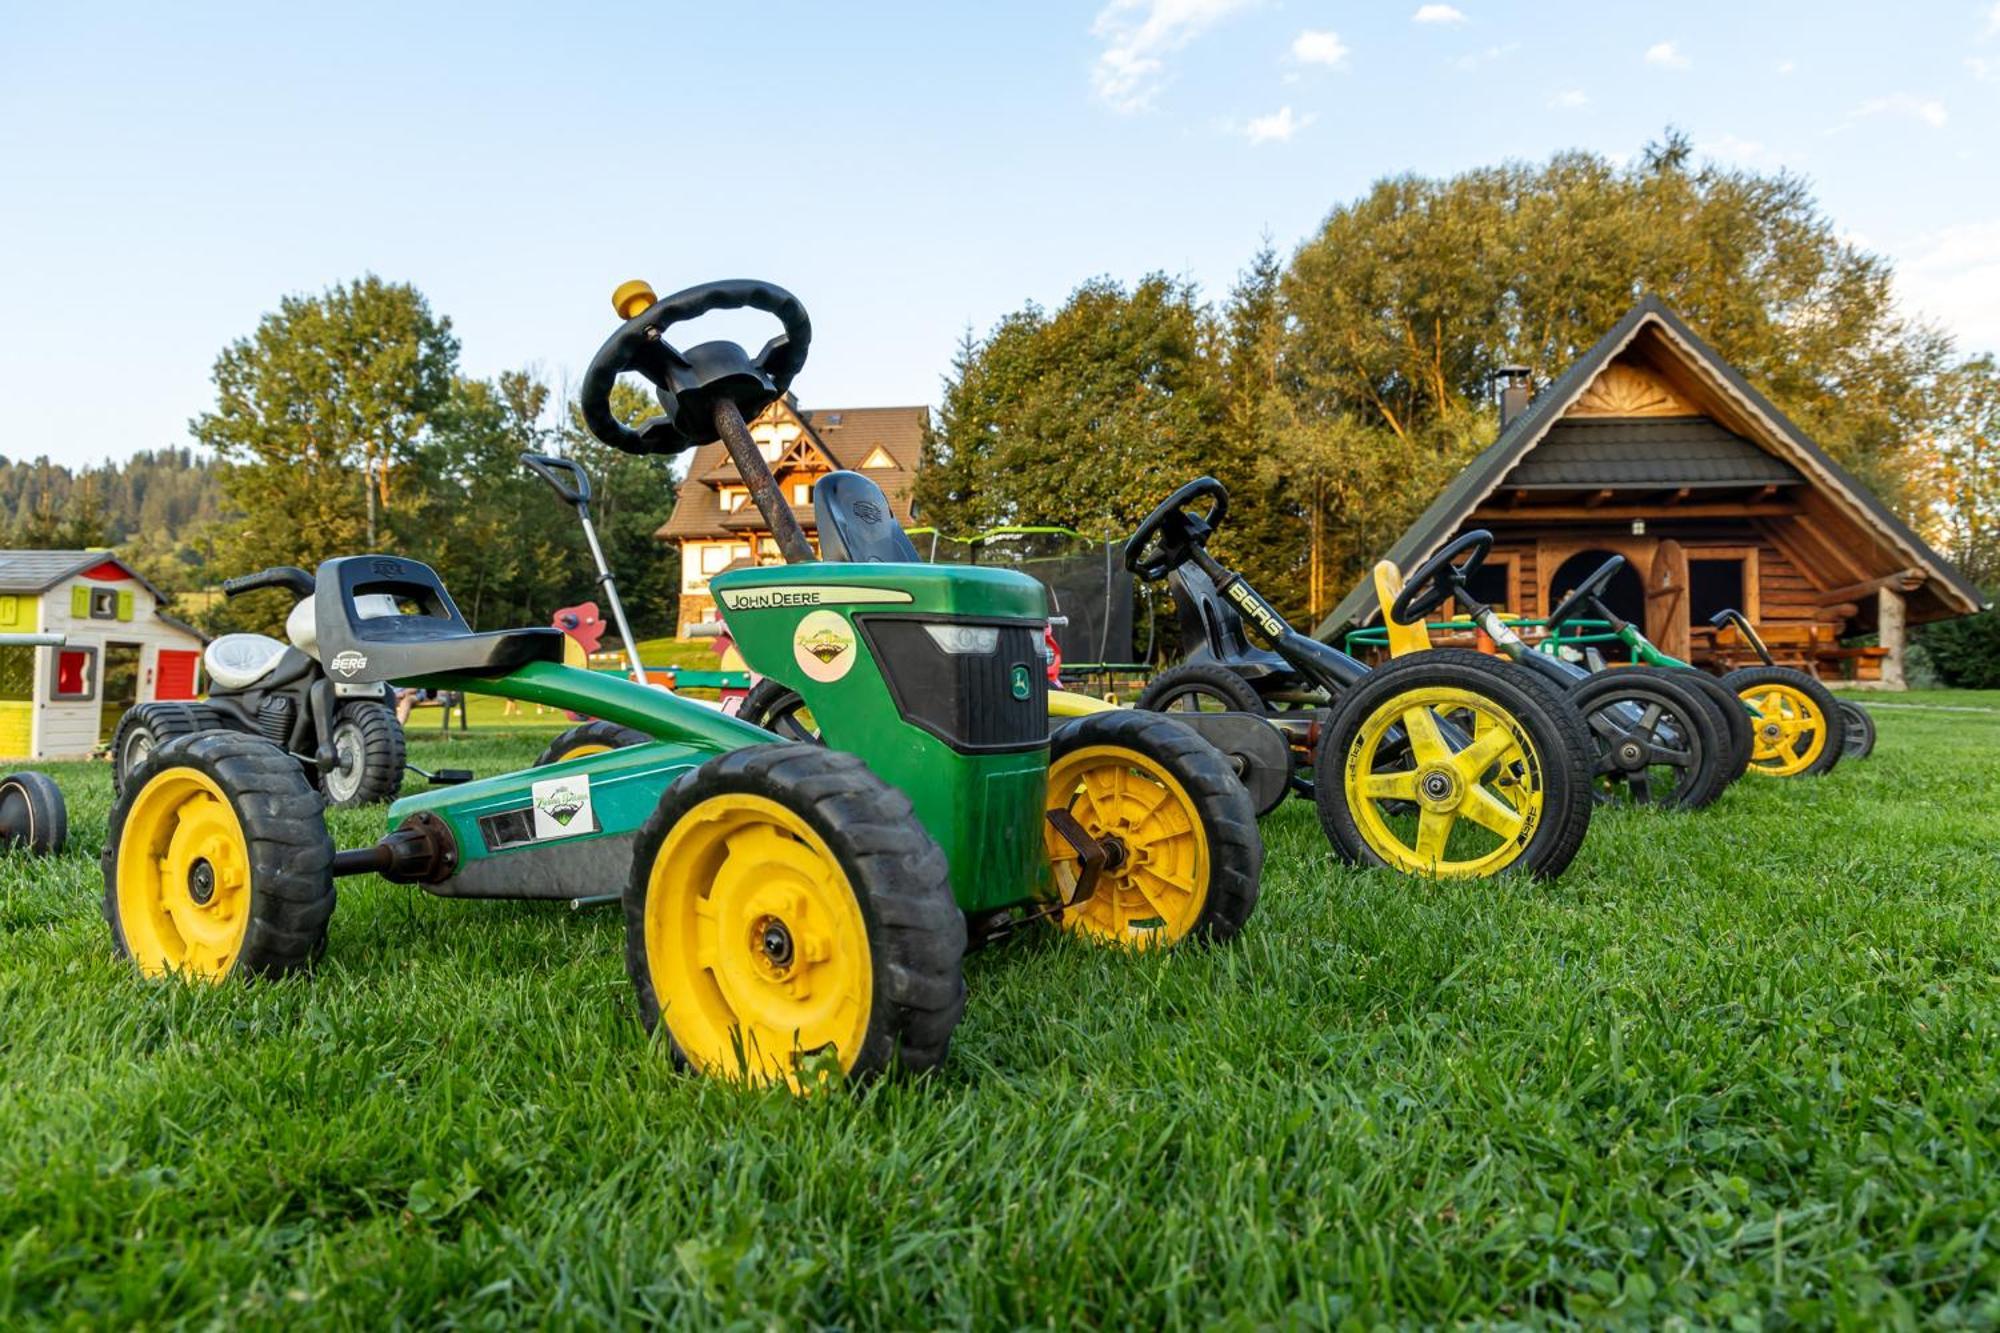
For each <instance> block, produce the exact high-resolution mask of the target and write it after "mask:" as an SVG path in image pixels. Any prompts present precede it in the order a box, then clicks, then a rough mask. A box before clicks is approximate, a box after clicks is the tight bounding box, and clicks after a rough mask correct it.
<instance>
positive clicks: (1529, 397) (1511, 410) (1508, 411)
mask: <svg viewBox="0 0 2000 1333" xmlns="http://www.w3.org/2000/svg"><path fill="white" fill-rule="evenodd" d="M1493 378H1494V379H1496V380H1498V381H1500V429H1501V430H1506V429H1507V427H1509V426H1511V425H1513V424H1514V418H1516V417H1518V416H1520V415H1521V414H1522V413H1523V412H1525V411H1527V410H1528V404H1529V403H1530V402H1531V401H1533V399H1534V396H1535V395H1534V389H1533V387H1532V384H1531V383H1530V380H1529V370H1528V368H1527V367H1526V366H1502V367H1500V369H1498V370H1496V371H1494V372H1493Z"/></svg>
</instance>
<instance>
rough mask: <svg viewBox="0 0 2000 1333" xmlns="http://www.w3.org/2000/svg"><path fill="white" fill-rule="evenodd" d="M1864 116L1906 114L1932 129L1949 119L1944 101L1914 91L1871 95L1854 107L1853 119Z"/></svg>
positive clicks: (1941, 127) (1942, 124) (1949, 115)
mask: <svg viewBox="0 0 2000 1333" xmlns="http://www.w3.org/2000/svg"><path fill="white" fill-rule="evenodd" d="M1865 116H1908V117H1910V118H1911V119H1914V120H1921V121H1922V122H1923V123H1924V124H1926V125H1928V126H1930V127H1931V128H1932V129H1934V130H1941V129H1943V128H1944V126H1945V122H1946V121H1948V120H1950V119H1951V113H1950V112H1948V111H1946V110H1945V107H1944V103H1943V102H1940V101H1938V100H1937V99H1936V98H1935V97H1918V96H1917V95H1916V94H1915V93H1891V94H1890V95H1889V96H1887V97H1871V98H1869V99H1868V100H1867V101H1865V102H1863V103H1862V104H1861V105H1860V106H1858V107H1856V108H1855V109H1854V117H1853V119H1855V120H1859V119H1861V118H1862V117H1865Z"/></svg>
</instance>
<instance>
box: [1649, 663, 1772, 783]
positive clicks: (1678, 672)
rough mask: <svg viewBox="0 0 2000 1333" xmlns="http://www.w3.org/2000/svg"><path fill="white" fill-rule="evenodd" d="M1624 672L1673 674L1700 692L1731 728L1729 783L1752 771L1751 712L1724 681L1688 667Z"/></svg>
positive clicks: (1682, 682) (1754, 746) (1753, 745)
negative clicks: (1664, 672) (1662, 672)
mask: <svg viewBox="0 0 2000 1333" xmlns="http://www.w3.org/2000/svg"><path fill="white" fill-rule="evenodd" d="M1620 669H1621V670H1625V671H1666V672H1671V673H1672V674H1673V676H1674V678H1675V679H1676V680H1678V681H1679V682H1680V683H1681V684H1683V685H1692V686H1694V687H1695V688H1696V689H1698V690H1700V691H1701V692H1702V694H1703V695H1704V696H1706V697H1707V699H1708V701H1709V702H1710V703H1712V704H1713V705H1715V716H1716V717H1717V718H1718V719H1720V721H1721V723H1722V725H1723V726H1724V727H1726V728H1728V738H1729V780H1730V781H1731V782H1735V781H1736V780H1737V779H1738V778H1741V777H1742V776H1743V775H1744V774H1745V773H1747V772H1749V770H1750V756H1751V754H1753V753H1754V752H1755V751H1756V748H1757V738H1756V737H1755V736H1754V735H1753V734H1752V732H1751V729H1750V712H1749V710H1748V709H1746V708H1745V707H1744V706H1743V701H1742V700H1741V699H1739V698H1737V697H1736V692H1735V691H1733V690H1731V689H1730V688H1729V687H1728V686H1727V685H1724V684H1723V683H1722V678H1721V677H1719V676H1712V675H1710V674H1709V673H1708V672H1706V671H1703V670H1701V669H1700V668H1698V667H1697V668H1688V667H1623V668H1620Z"/></svg>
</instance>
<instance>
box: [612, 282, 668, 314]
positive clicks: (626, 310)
mask: <svg viewBox="0 0 2000 1333" xmlns="http://www.w3.org/2000/svg"><path fill="white" fill-rule="evenodd" d="M659 299H660V298H659V297H657V296H655V295H653V288H652V284H650V283H648V282H646V281H645V280H644V279H642V278H634V279H632V280H631V281H630V282H621V283H619V284H618V286H617V289H616V290H614V291H613V292H612V293H611V308H612V309H614V310H616V311H617V312H618V318H620V319H631V318H633V317H634V316H636V315H637V314H638V313H639V312H640V311H642V310H644V309H645V308H646V307H647V306H649V305H652V304H653V303H654V302H655V301H657V300H659Z"/></svg>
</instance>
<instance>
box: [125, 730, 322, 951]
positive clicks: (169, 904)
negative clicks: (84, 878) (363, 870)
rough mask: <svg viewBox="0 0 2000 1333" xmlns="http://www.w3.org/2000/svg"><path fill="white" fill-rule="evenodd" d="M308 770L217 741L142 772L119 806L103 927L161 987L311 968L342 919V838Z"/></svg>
mask: <svg viewBox="0 0 2000 1333" xmlns="http://www.w3.org/2000/svg"><path fill="white" fill-rule="evenodd" d="M323 809H324V807H323V805H322V804H321V801H320V797H319V794H318V793H317V792H315V791H314V790H313V789H312V785H311V784H310V783H308V782H307V781H306V776H305V773H304V772H303V771H302V770H301V769H300V767H299V763H298V761H297V760H296V759H294V758H292V757H291V756H290V755H288V754H286V753H285V752H284V751H283V750H280V749H279V748H278V747H277V746H275V745H273V744H271V743H270V742H269V741H266V740H264V739H262V738H260V737H256V736H244V735H241V734H239V733H237V732H233V731H208V732H203V733H201V734H200V735H196V736H188V737H183V738H182V739H180V740H177V741H171V742H169V743H168V744H166V745H163V746H161V747H160V748H159V749H157V750H155V751H154V752H153V753H152V754H151V755H149V756H147V758H146V759H145V760H144V761H143V762H141V763H140V764H139V766H138V767H137V768H135V769H133V770H132V773H131V775H130V778H129V780H128V781H127V783H126V784H125V791H124V792H123V794H121V795H120V796H119V798H118V800H117V802H116V803H115V804H114V805H113V806H112V808H111V823H110V831H109V835H108V838H107V840H106V844H105V848H104V859H103V866H104V917H105V920H106V921H107V922H109V923H110V926H111V938H112V942H113V944H114V945H115V946H116V948H117V950H118V953H119V954H120V956H122V957H126V958H130V959H131V960H132V961H133V962H134V963H136V964H137V965H138V967H139V970H140V971H142V972H144V973H145V974H146V975H148V976H161V975H165V974H169V973H177V974H179V975H181V976H183V977H187V978H189V979H194V980H201V981H221V980H223V979H225V978H227V977H233V976H243V975H253V974H254V975H262V976H271V975H277V974H280V973H285V972H291V971H295V970H297V969H299V968H303V967H305V966H306V965H308V964H309V963H311V962H312V961H313V959H315V958H316V957H318V956H319V953H320V952H321V950H322V949H323V948H324V947H325V944H326V925H327V920H328V918H330V917H331V916H332V915H333V905H334V890H333V839H332V837H331V836H329V834H328V833H327V830H326V819H325V816H324V814H323Z"/></svg>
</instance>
